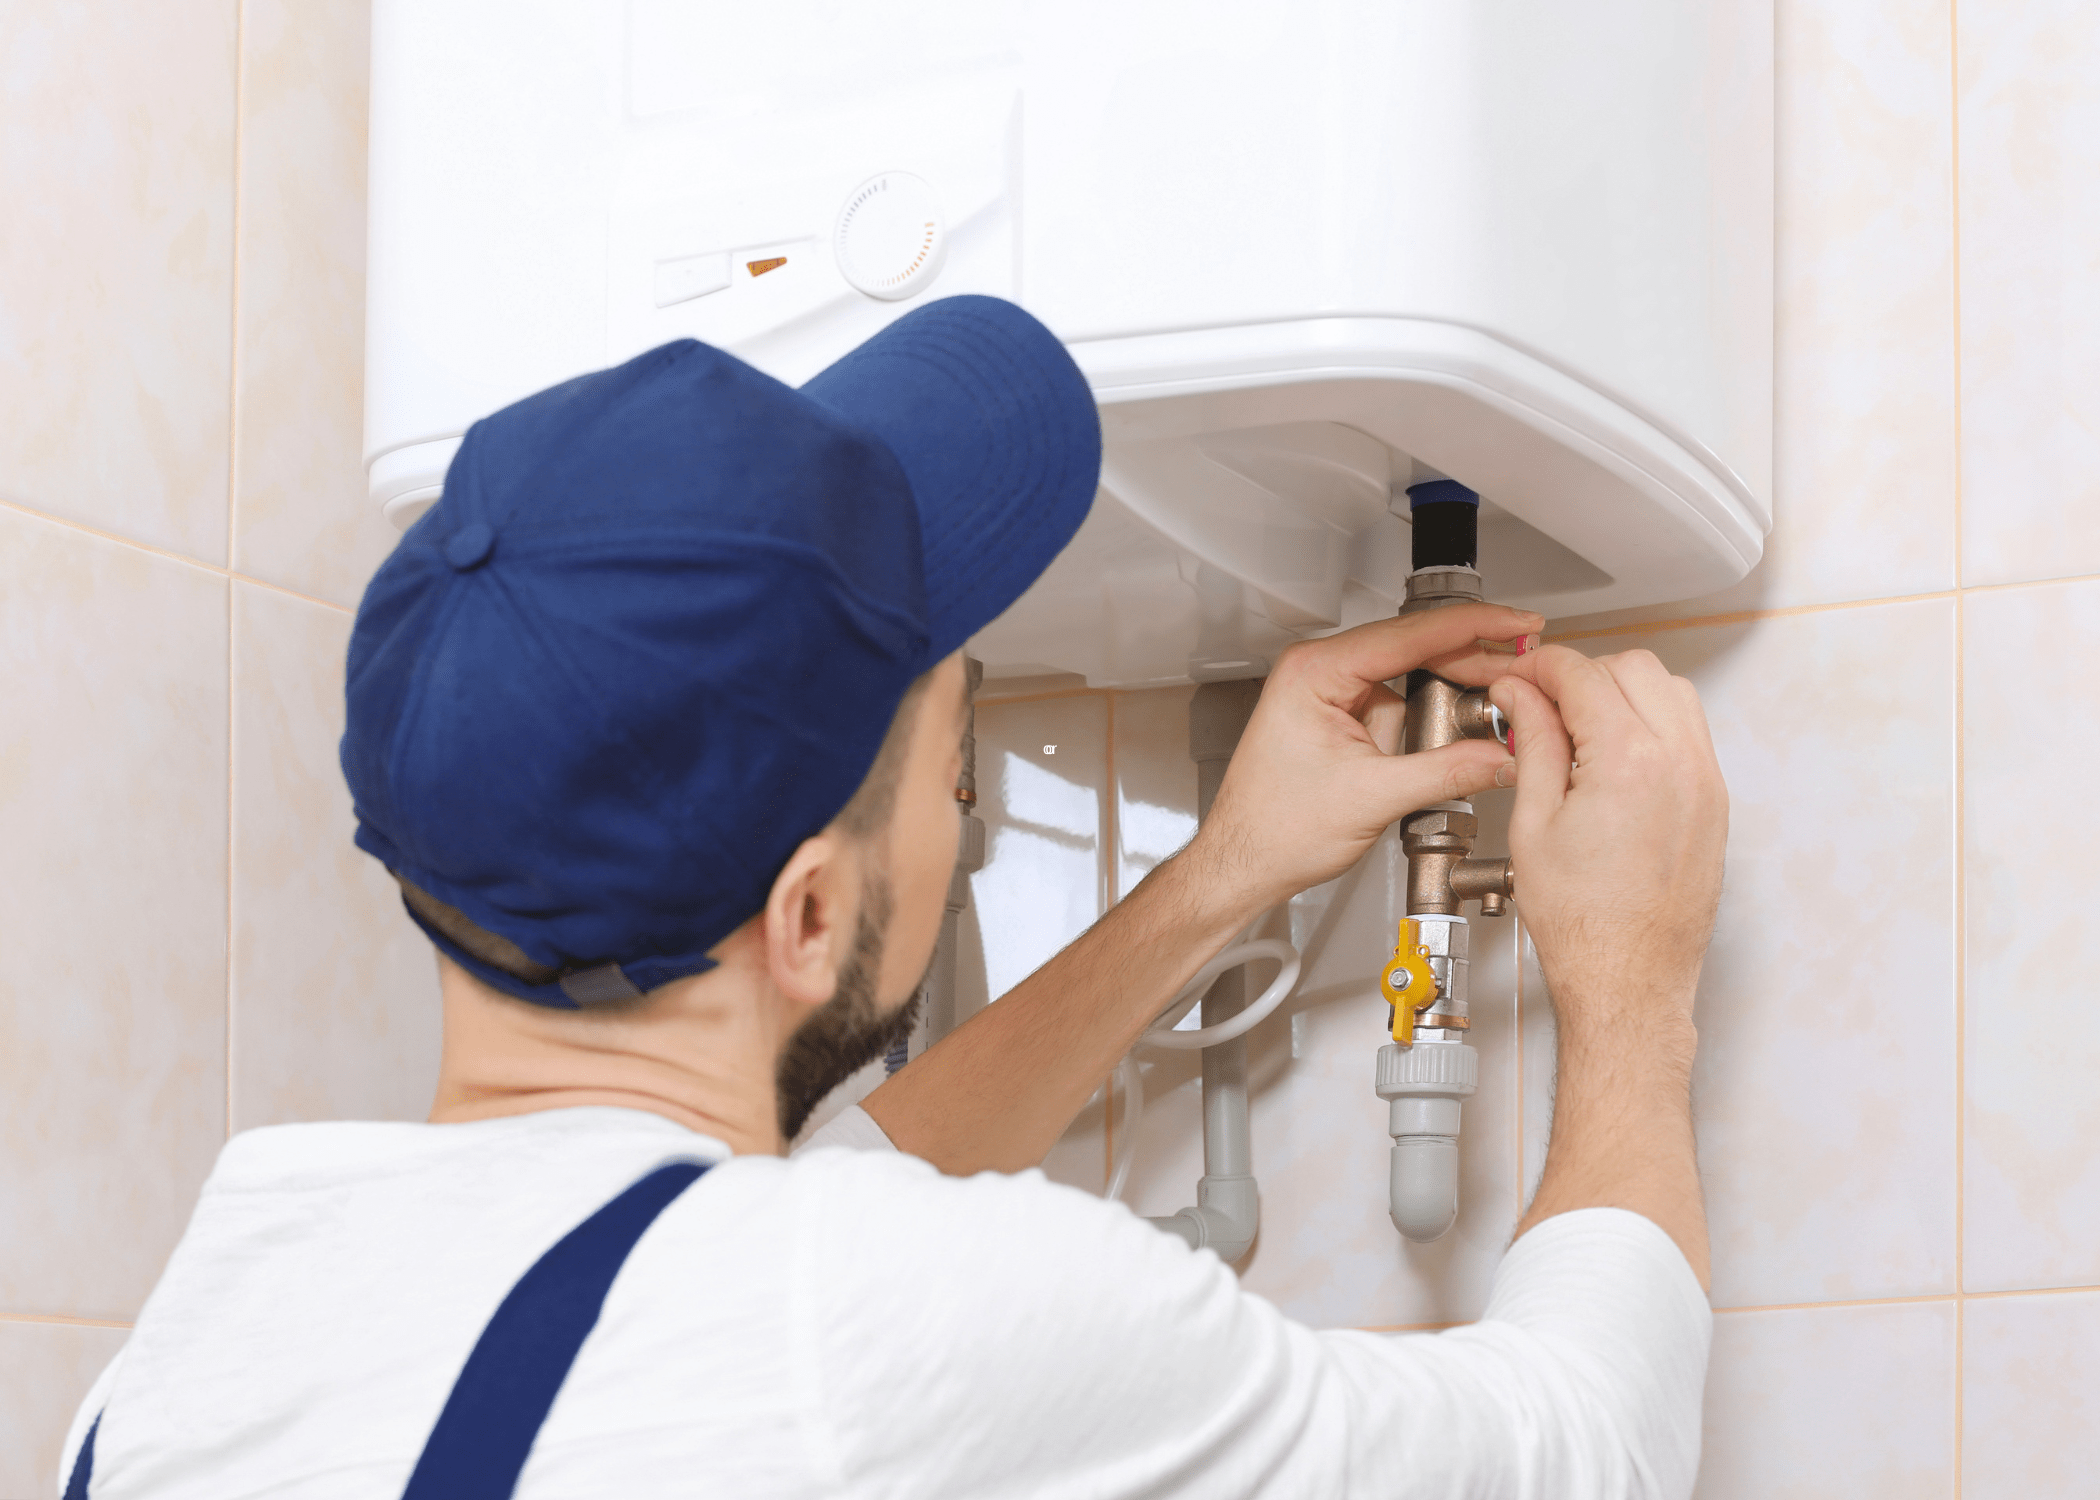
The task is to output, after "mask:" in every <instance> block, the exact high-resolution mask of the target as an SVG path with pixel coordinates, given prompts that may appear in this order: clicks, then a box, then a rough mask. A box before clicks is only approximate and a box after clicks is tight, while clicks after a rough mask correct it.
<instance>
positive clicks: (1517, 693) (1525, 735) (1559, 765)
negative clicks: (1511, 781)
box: [1488, 674, 1575, 818]
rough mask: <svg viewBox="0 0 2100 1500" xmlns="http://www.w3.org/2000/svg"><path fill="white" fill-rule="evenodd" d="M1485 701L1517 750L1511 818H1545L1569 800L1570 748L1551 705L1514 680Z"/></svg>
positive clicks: (1572, 758) (1493, 689)
mask: <svg viewBox="0 0 2100 1500" xmlns="http://www.w3.org/2000/svg"><path fill="white" fill-rule="evenodd" d="M1488 701H1489V702H1491V703H1493V704H1494V705H1495V707H1497V708H1499V709H1501V710H1502V713H1503V716H1504V717H1505V718H1507V719H1508V720H1509V724H1510V729H1511V730H1512V735H1511V738H1513V739H1514V740H1515V741H1516V750H1517V805H1516V807H1515V809H1514V810H1513V814H1512V815H1513V816H1515V817H1519V818H1522V817H1530V816H1539V817H1544V816H1547V815H1550V814H1551V813H1552V812H1553V811H1554V810H1555V809H1557V808H1558V807H1559V806H1560V805H1561V803H1562V802H1563V801H1565V800H1566V798H1567V795H1568V774H1569V772H1570V771H1571V770H1572V769H1573V768H1574V765H1575V750H1574V746H1573V745H1572V744H1571V743H1570V742H1569V740H1568V731H1567V728H1566V726H1565V725H1564V724H1563V723H1562V722H1561V716H1560V714H1559V712H1558V711H1557V710H1556V709H1555V708H1554V706H1553V703H1552V700H1551V699H1549V698H1547V696H1546V695H1545V694H1544V693H1542V692H1540V691H1539V690H1538V689H1537V688H1536V687H1534V686H1532V684H1530V683H1528V682H1526V681H1525V680H1524V679H1523V678H1521V677H1518V676H1516V675H1514V674H1512V675H1510V676H1508V677H1505V678H1503V679H1502V680H1501V681H1500V682H1498V683H1496V684H1495V685H1494V686H1493V687H1491V688H1489V689H1488Z"/></svg>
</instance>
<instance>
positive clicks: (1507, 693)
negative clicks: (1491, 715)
mask: <svg viewBox="0 0 2100 1500" xmlns="http://www.w3.org/2000/svg"><path fill="white" fill-rule="evenodd" d="M1516 696H1517V695H1516V693H1515V692H1514V691H1513V690H1512V689H1511V688H1510V685H1509V684H1508V683H1507V682H1498V683H1495V684H1493V685H1492V686H1490V687H1489V688H1488V702H1490V703H1492V704H1494V705H1495V707H1497V708H1499V709H1501V710H1502V711H1503V712H1504V713H1505V714H1506V713H1508V712H1509V706H1510V703H1511V701H1512V700H1513V699H1515V697H1516Z"/></svg>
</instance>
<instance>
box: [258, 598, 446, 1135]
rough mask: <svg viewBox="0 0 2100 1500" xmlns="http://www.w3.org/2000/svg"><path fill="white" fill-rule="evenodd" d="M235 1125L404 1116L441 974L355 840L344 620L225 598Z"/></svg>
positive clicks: (409, 1111) (433, 1050)
mask: <svg viewBox="0 0 2100 1500" xmlns="http://www.w3.org/2000/svg"><path fill="white" fill-rule="evenodd" d="M233 591H234V592H233V687H234V715H233V884H232V890H233V964H232V980H231V994H230V999H229V1004H230V1007H231V1009H230V1015H231V1026H232V1045H231V1048H230V1052H229V1055H230V1057H231V1059H232V1069H233V1079H232V1089H231V1106H232V1116H233V1118H232V1128H233V1129H235V1130H247V1129H251V1128H253V1127H254V1126H257V1125H275V1124H281V1123H284V1122H287V1121H292V1120H340V1119H360V1120H374V1119H378V1120H406V1119H421V1118H422V1117H423V1116H424V1115H425V1114H427V1113H428V1112H429V1109H430V1100H431V1097H432V1094H433V1092H434V1090H435V1087H436V1083H437V1058H438V1041H439V1038H438V1023H439V1010H438V993H437V966H436V963H435V962H434V960H433V958H432V954H431V950H430V944H429V942H428V940H426V939H425V938H424V937H423V935H422V933H420V932H419V931H417V930H416V927H415V925H414V924H413V923H412V922H410V921H409V920H408V918H407V916H406V915H405V914H404V913H403V912H402V910H401V898H400V895H399V892H398V891H397V889H396V888H395V886H394V883H393V881H391V880H390V879H388V878H387V874H386V871H385V870H384V869H382V868H381V867H380V865H379V863H378V862H377V861H376V860H374V859H373V858H372V857H371V856H370V855H368V854H366V853H364V852H363V851H362V850H360V849H358V848H356V847H355V846H353V845H352V843H351V842H350V834H351V830H352V828H353V827H354V819H353V818H352V816H351V812H350V793H349V790H348V789H347V788H346V787H345V786H344V784H343V776H342V771H341V770H340V769H339V767H338V766H337V763H336V741H337V740H338V739H339V738H340V737H341V735H342V729H343V658H344V653H345V650H346V648H347V646H348V643H349V639H350V617H349V616H348V615H347V614H345V613H344V612H343V611H341V610H338V609H332V608H329V607H327V606H325V605H320V604H315V603H312V602H310V601H308V600H305V599H299V598H294V597H292V596H289V595H286V594H280V593H278V592H276V591H275V590H272V589H268V588H264V587H261V586H259V585H257V584H253V583H249V582H247V581H246V580H236V581H235V583H234V585H233Z"/></svg>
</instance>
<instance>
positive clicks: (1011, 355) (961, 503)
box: [802, 297, 1101, 661]
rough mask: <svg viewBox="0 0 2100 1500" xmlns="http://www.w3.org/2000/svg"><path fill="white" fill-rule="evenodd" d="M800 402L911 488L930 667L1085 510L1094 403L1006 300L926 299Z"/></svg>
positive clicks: (1047, 339)
mask: <svg viewBox="0 0 2100 1500" xmlns="http://www.w3.org/2000/svg"><path fill="white" fill-rule="evenodd" d="M802 393H803V394H804V395H805V396H807V397H809V398H810V399H811V400H813V401H816V402H818V403H820V404H821V405H823V406H824V407H826V408H828V409H829V410H830V411H832V412H834V413H836V414H837V415H838V416H839V417H841V418H842V419H844V420H845V421H847V422H850V423H852V424H853V425H854V426H856V427H859V428H861V429H863V430H864V431H867V432H869V433H871V434H873V435H874V436H876V437H878V438H880V439H881V440H882V441H883V443H884V444H886V445H887V446H888V447H889V449H890V451H891V452H892V453H894V454H895V455H896V457H897V462H898V463H899V464H900V465H901V466H902V467H903V469H904V473H905V477H906V479H907V480H909V481H910V484H911V487H912V494H913V497H914V498H915V499H916V501H917V502H918V508H919V525H920V531H921V536H922V546H923V555H924V561H925V573H926V609H927V626H928V632H929V636H930V641H929V657H928V659H929V661H938V660H940V659H941V658H942V657H945V656H947V655H948V654H949V653H950V652H952V651H955V650H956V649H958V648H959V647H960V646H961V645H962V644H963V642H965V641H966V640H968V639H969V638H970V637H971V636H972V635H975V634H976V633H977V632H978V631H979V630H981V629H983V628H984V627H985V626H986V625H988V624H990V623H991V622H992V621H993V620H994V619H996V618H997V617H998V616H999V615H1000V614H1001V613H1003V612H1004V611H1005V609H1006V607H1007V606H1008V605H1010V604H1012V603H1013V602H1014V600H1016V599H1018V598H1020V596H1021V595H1022V594H1023V593H1025V592H1026V591H1027V589H1028V587H1029V585H1030V584H1032V583H1034V582H1035V580H1036V579H1037V578H1038V577H1040V576H1041V575H1042V572H1043V570H1044V569H1045V568H1047V567H1049V566H1050V563H1051V561H1052V559H1054V558H1055V557H1056V556H1057V554H1058V553H1059V552H1060V551H1062V550H1063V549H1064V546H1065V544H1066V543H1067V542H1069V541H1070V540H1071V539H1072V534H1073V533H1074V532H1075V531H1077V530H1078V529H1079V523H1080V522H1081V521H1083V520H1085V519H1086V514H1087V511H1088V509H1089V508H1090V507H1091V506H1092V504H1093V501H1094V491H1095V489H1096V488H1097V486H1098V485H1099V483H1100V476H1101V421H1100V416H1099V414H1098V413H1097V412H1096V411H1095V408H1094V397H1093V393H1092V391H1090V390H1089V389H1088V388H1087V383H1086V378H1085V377H1084V376H1083V375H1081V374H1080V373H1079V367H1078V365H1076V364H1074V363H1073V361H1072V356H1071V355H1070V354H1068V353H1067V352H1066V351H1065V347H1064V345H1063V344H1061V343H1059V342H1058V340H1057V337H1056V335H1055V334H1053V333H1051V332H1050V330H1049V329H1047V328H1045V327H1044V326H1043V325H1042V324H1041V323H1040V322H1038V321H1037V320H1036V319H1035V318H1033V317H1031V316H1030V315H1029V314H1028V313H1026V312H1023V311H1022V310H1021V309H1020V308H1018V307H1016V306H1014V304H1012V303H1011V302H1004V301H1001V300H1000V299H998V298H996V297H947V298H943V299H942V300H940V301H938V302H930V303H928V304H927V305H926V306H924V307H921V308H917V309H915V310H914V311H912V312H910V313H907V314H906V315H905V316H904V317H902V318H899V319H898V320H897V321H896V322H894V323H892V324H890V325H889V327H887V328H885V329H883V330H882V332H880V333H878V334H876V335H875V336H874V337H873V338H871V339H869V340H868V341H867V342H866V343H864V344H862V345H861V346H860V347H859V348H857V349H855V350H854V351H853V352H852V353H850V354H848V355H846V356H845V357H844V358H843V359H841V360H839V361H838V362H837V363H836V364H833V365H832V366H831V367H830V368H828V369H826V370H824V371H823V372H822V373H821V374H819V375H817V376H815V377H814V378H813V379H811V380H810V381H809V382H808V383H807V384H805V385H804V386H803V387H802Z"/></svg>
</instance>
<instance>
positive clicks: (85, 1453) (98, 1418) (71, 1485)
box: [66, 1411, 102, 1500]
mask: <svg viewBox="0 0 2100 1500" xmlns="http://www.w3.org/2000/svg"><path fill="white" fill-rule="evenodd" d="M101 1430H102V1413H101V1412H99V1411H98V1412H96V1413H95V1420H94V1421H93V1422H91V1423H89V1424H88V1431H87V1436H86V1437H84V1438H82V1439H81V1440H80V1451H79V1452H78V1453H76V1454H75V1455H74V1456H73V1477H72V1478H71V1479H68V1480H67V1481H66V1500H88V1492H87V1490H88V1481H89V1480H91V1479H93V1478H94V1477H95V1434H96V1433H97V1432H99V1431H101Z"/></svg>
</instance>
